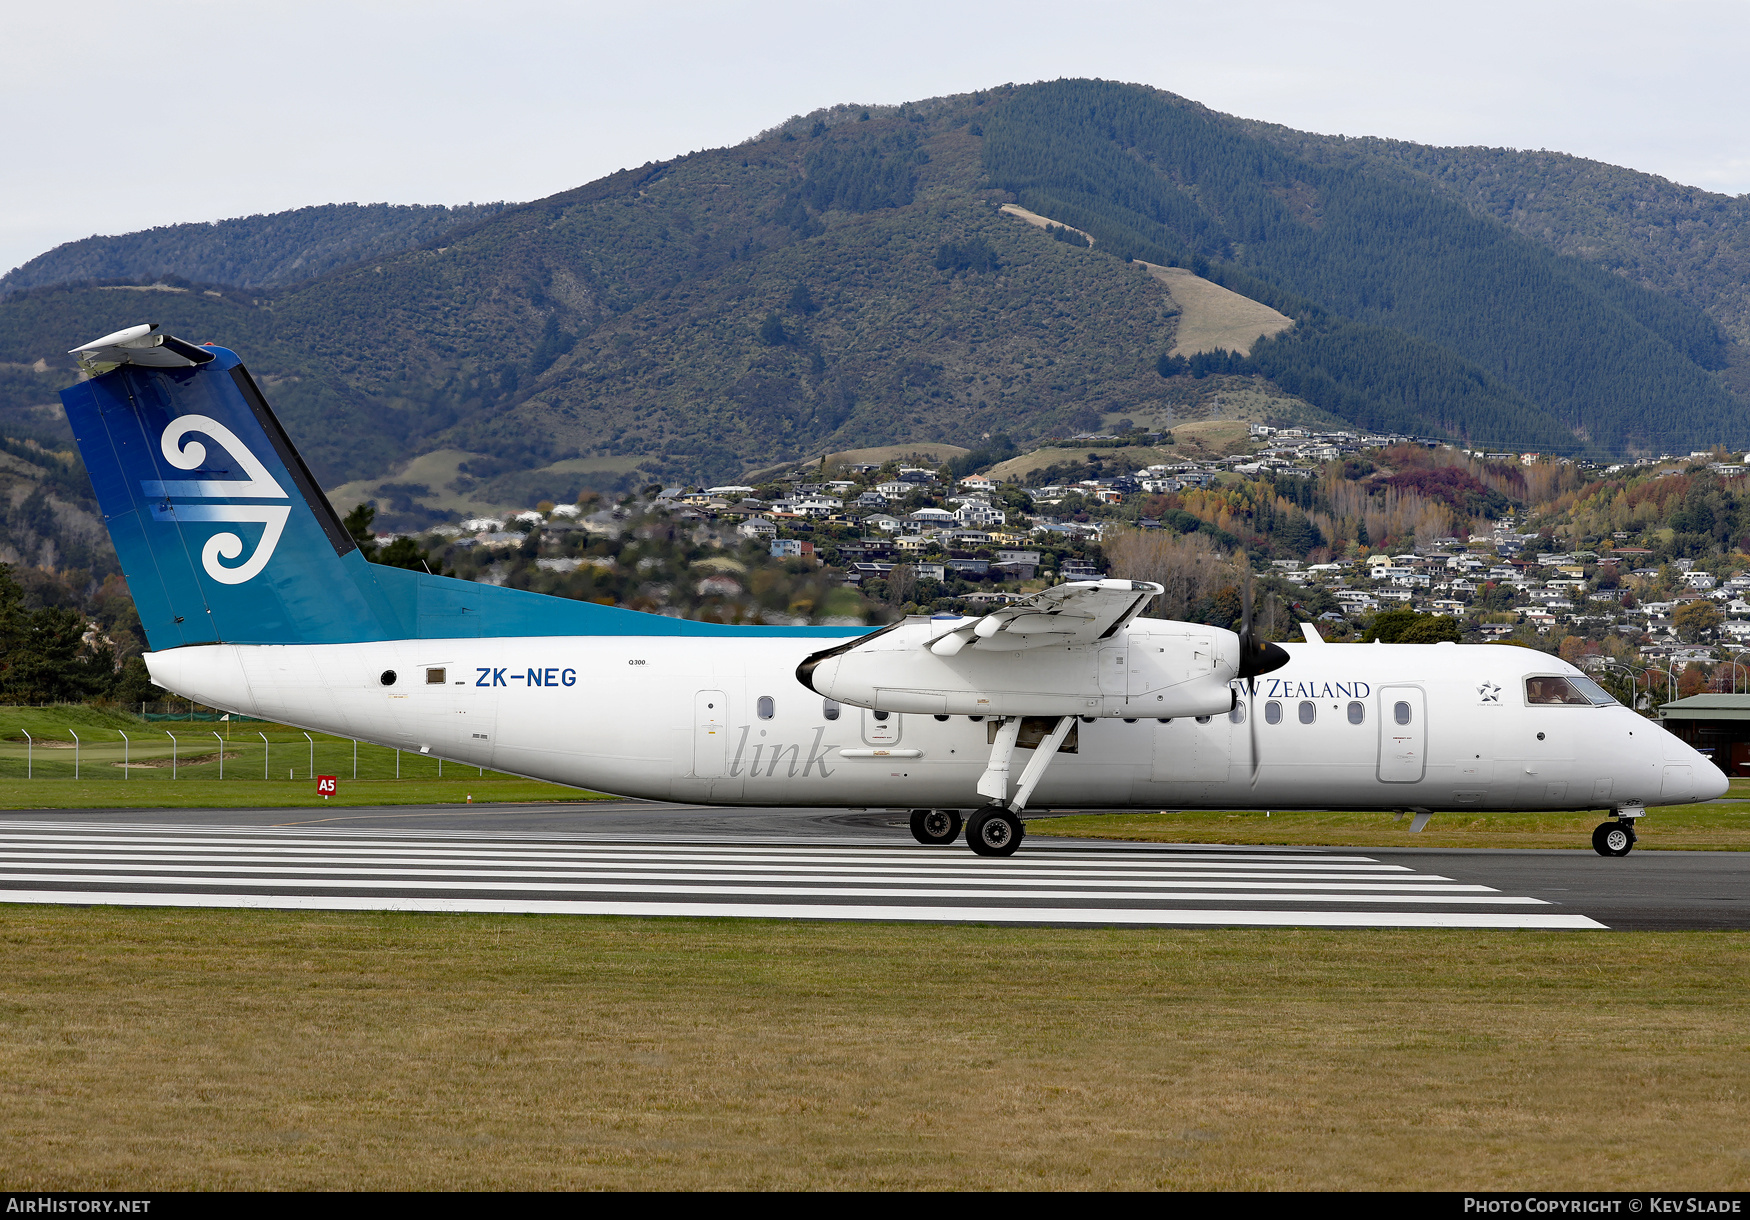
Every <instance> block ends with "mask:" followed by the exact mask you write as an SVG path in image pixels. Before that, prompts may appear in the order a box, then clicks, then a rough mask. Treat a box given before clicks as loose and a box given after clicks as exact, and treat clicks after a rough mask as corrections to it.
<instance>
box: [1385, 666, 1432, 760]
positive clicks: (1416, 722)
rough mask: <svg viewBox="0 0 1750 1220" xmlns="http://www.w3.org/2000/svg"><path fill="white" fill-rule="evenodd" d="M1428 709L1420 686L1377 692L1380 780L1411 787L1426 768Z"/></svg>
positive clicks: (1393, 688)
mask: <svg viewBox="0 0 1750 1220" xmlns="http://www.w3.org/2000/svg"><path fill="white" fill-rule="evenodd" d="M1427 713H1428V705H1427V699H1426V697H1425V696H1424V695H1423V693H1422V688H1421V687H1419V686H1382V687H1380V688H1379V780H1380V782H1381V783H1383V784H1413V783H1416V782H1418V781H1419V780H1420V779H1421V778H1422V775H1423V773H1424V772H1425V771H1426V770H1427V767H1428V724H1427V720H1428V714H1427Z"/></svg>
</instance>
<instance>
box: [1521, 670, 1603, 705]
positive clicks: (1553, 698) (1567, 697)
mask: <svg viewBox="0 0 1750 1220" xmlns="http://www.w3.org/2000/svg"><path fill="white" fill-rule="evenodd" d="M1588 685H1592V684H1590V683H1589V684H1588ZM1525 701H1526V702H1527V703H1544V704H1549V705H1551V706H1552V707H1590V706H1592V700H1590V699H1588V698H1587V697H1586V696H1585V695H1583V694H1581V693H1580V691H1579V690H1577V689H1576V688H1575V686H1574V684H1573V683H1572V682H1570V681H1568V679H1566V678H1556V677H1544V678H1527V679H1525ZM1612 702H1614V700H1613V701H1612Z"/></svg>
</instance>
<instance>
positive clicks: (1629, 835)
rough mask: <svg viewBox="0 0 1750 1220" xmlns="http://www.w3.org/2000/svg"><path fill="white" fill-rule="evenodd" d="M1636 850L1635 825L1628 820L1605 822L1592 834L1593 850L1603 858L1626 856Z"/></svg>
mask: <svg viewBox="0 0 1750 1220" xmlns="http://www.w3.org/2000/svg"><path fill="white" fill-rule="evenodd" d="M1634 849H1635V824H1634V823H1633V822H1631V821H1629V820H1628V819H1627V818H1623V819H1622V820H1621V821H1617V822H1605V823H1603V824H1601V825H1600V826H1599V827H1598V829H1597V830H1594V831H1593V832H1592V850H1593V851H1595V852H1597V853H1598V854H1599V855H1601V856H1626V855H1628V854H1629V852H1631V851H1633V850H1634Z"/></svg>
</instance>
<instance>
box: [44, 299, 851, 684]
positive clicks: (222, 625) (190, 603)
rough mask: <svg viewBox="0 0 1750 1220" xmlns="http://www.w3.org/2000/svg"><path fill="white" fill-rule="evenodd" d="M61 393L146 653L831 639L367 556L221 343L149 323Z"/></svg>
mask: <svg viewBox="0 0 1750 1220" xmlns="http://www.w3.org/2000/svg"><path fill="white" fill-rule="evenodd" d="M75 354H76V355H78V357H79V363H80V366H81V367H82V368H83V369H84V370H85V371H86V372H87V373H88V374H90V379H89V380H87V381H83V382H81V383H79V384H78V385H75V386H72V387H69V388H68V389H65V390H62V391H61V401H62V402H63V403H65V404H66V407H67V420H68V422H69V423H70V424H71V425H72V427H73V434H74V436H75V437H76V438H77V439H78V442H79V451H80V453H81V454H82V455H83V457H84V459H85V466H86V469H87V470H88V471H89V472H90V474H91V482H92V486H93V488H94V489H95V491H96V493H97V501H98V504H99V505H100V506H101V507H102V509H103V516H104V521H105V523H106V524H107V525H108V526H109V531H110V536H111V537H112V538H113V539H114V540H115V549H116V554H117V556H118V557H119V558H120V560H121V565H122V571H123V572H124V573H125V574H126V576H127V578H128V588H129V590H130V591H131V592H132V593H133V597H134V605H135V607H136V608H137V609H138V610H139V614H140V622H141V623H142V624H143V625H144V627H145V629H146V639H147V642H148V643H149V644H150V645H151V647H152V648H153V650H154V651H162V650H163V649H166V648H175V647H178V646H180V645H183V644H207V643H217V642H224V643H232V644H350V643H361V642H365V641H370V640H389V639H410V638H427V639H449V638H458V637H478V636H516V635H695V634H727V635H802V636H813V635H821V636H843V635H845V634H848V632H847V630H846V629H845V628H842V627H814V628H810V627H792V628H775V629H774V628H758V627H740V628H736V627H718V626H715V625H712V624H706V623H695V622H688V621H686V620H681V619H672V618H664V617H660V616H656V615H648V614H638V613H635V612H633V611H629V610H618V609H614V608H613V607H609V606H598V605H593V604H590V603H586V602H575V601H569V600H567V599H564V598H555V597H546V596H542V595H540V594H536V593H528V592H525V591H522V590H518V589H502V588H495V587H493V586H490V585H480V584H474V583H472V582H469V581H463V580H451V579H448V578H445V577H441V576H431V575H427V574H425V573H418V572H408V571H404V570H402V569H400V568H391V567H385V566H382V565H380V564H373V563H370V562H368V561H367V560H366V559H365V557H364V556H363V555H362V554H360V553H359V549H358V546H357V545H356V544H355V543H354V542H353V540H352V537H351V535H349V534H348V533H347V530H346V527H345V526H344V525H343V524H342V522H341V520H340V517H339V515H338V514H337V513H336V512H335V511H334V507H333V506H332V505H331V504H329V503H328V498H327V497H326V496H325V495H323V494H322V489H321V488H320V487H319V486H318V485H317V483H316V481H315V479H313V478H312V477H311V476H310V471H309V470H308V469H307V468H306V467H305V465H304V462H303V459H302V458H300V457H299V456H298V452H297V450H296V449H294V448H293V447H292V444H291V441H290V440H289V439H288V438H287V436H286V433H285V430H284V429H283V428H281V427H280V423H279V420H278V419H276V418H275V417H274V413H273V410H272V409H271V408H270V407H269V406H268V404H267V399H266V398H264V397H263V396H262V393H261V389H260V387H259V386H257V385H256V384H255V380H254V379H253V378H252V377H250V375H249V372H248V370H247V369H245V368H244V367H243V362H242V360H240V359H239V358H238V357H237V354H236V353H235V352H231V351H228V350H226V349H225V348H222V347H212V346H203V347H195V346H194V345H192V344H189V343H185V342H183V341H181V340H179V339H176V338H174V337H173V336H170V335H167V334H164V333H163V332H162V330H161V328H160V327H159V326H157V325H156V324H148V325H142V326H135V327H131V328H129V329H128V330H124V331H117V332H116V333H115V334H113V335H106V336H105V337H104V338H102V339H98V340H96V341H94V342H92V343H88V344H86V345H85V346H84V347H82V348H77V349H75Z"/></svg>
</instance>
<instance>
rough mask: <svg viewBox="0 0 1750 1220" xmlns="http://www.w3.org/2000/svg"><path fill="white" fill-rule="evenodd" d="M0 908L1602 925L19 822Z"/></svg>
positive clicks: (1075, 881)
mask: <svg viewBox="0 0 1750 1220" xmlns="http://www.w3.org/2000/svg"><path fill="white" fill-rule="evenodd" d="M0 886H4V887H5V888H4V889H0V901H3V902H24V903H33V902H34V903H77V904H90V905H125V906H153V905H157V906H197V907H223V906H231V907H250V908H257V907H272V908H283V909H292V910H359V911H429V912H442V911H456V912H460V911H476V912H523V913H530V914H572V915H586V914H587V915H702V916H713V917H741V918H774V919H899V920H914V921H937V922H940V921H951V922H977V923H987V922H1003V923H1051V924H1098V923H1106V924H1129V925H1168V924H1179V925H1193V926H1195V925H1248V924H1256V925H1264V926H1290V925H1302V926H1310V927H1396V928H1434V927H1472V928H1498V927H1520V928H1596V927H1600V926H1602V925H1600V924H1598V923H1596V922H1595V921H1593V920H1591V919H1588V918H1587V917H1585V916H1580V915H1569V914H1563V913H1559V912H1555V911H1551V910H1549V907H1550V905H1551V904H1550V903H1548V902H1546V901H1545V900H1543V899H1541V898H1534V897H1529V896H1519V895H1514V894H1510V893H1502V892H1501V891H1500V890H1497V889H1495V888H1493V887H1490V886H1488V885H1482V884H1475V883H1470V882H1460V881H1457V880H1455V879H1453V878H1450V877H1445V876H1441V875H1439V874H1433V873H1421V872H1418V871H1416V870H1415V869H1413V868H1409V867H1406V866H1404V865H1398V864H1382V863H1380V862H1379V861H1378V860H1376V859H1374V858H1372V857H1368V856H1334V855H1327V854H1324V853H1322V852H1317V851H1308V850H1299V851H1296V850H1283V849H1264V850H1259V851H1256V852H1252V851H1246V850H1236V849H1233V848H1224V849H1220V850H1208V849H1194V848H1184V847H1178V846H1171V847H1165V848H1161V849H1155V848H1152V847H1150V848H1128V847H1126V848H1121V849H1112V848H1105V847H1098V846H1090V847H1089V848H1087V849H1085V850H1075V849H1062V848H1057V849H1053V850H1049V851H1038V852H1034V851H1030V850H1028V849H1027V848H1026V847H1023V848H1022V850H1021V852H1020V853H1019V854H1018V855H1016V856H1012V857H1008V858H1005V859H997V860H983V859H979V858H977V857H974V856H972V855H970V854H969V853H967V852H966V851H965V849H964V848H953V849H931V848H923V847H909V846H901V845H899V844H897V843H892V842H881V843H872V844H871V845H870V846H868V847H863V846H859V845H857V844H855V843H847V842H846V841H844V840H842V839H835V840H833V841H831V842H828V843H822V844H820V845H819V846H812V845H809V844H807V843H796V844H794V845H792V844H784V843H772V842H752V843H718V842H699V841H696V840H695V841H690V842H685V843H663V842H660V841H658V842H651V841H648V840H643V841H638V840H627V839H625V838H621V839H617V840H607V839H604V840H601V841H591V840H588V839H583V838H574V839H567V840H561V839H558V838H555V837H552V836H547V837H541V838H536V837H534V836H518V835H514V834H506V835H500V836H495V837H484V836H449V835H436V834H432V833H430V832H423V833H420V834H417V835H415V834H407V835H401V834H395V833H387V834H386V833H383V832H375V831H373V832H370V833H362V832H361V833H334V832H331V831H322V832H311V831H308V830H302V829H297V828H271V829H251V828H237V829H230V828H219V829H215V828H212V827H189V828H186V829H166V828H164V827H141V826H138V825H125V826H124V825H117V824H108V825H87V826H82V827H79V828H78V829H77V830H69V829H68V828H67V826H66V825H65V824H60V825H41V828H40V829H36V828H35V827H34V826H29V825H27V824H23V823H19V822H12V823H8V824H6V829H5V830H4V831H0Z"/></svg>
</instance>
